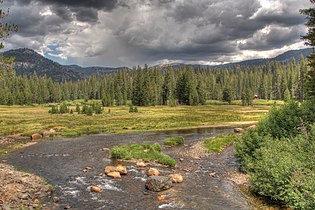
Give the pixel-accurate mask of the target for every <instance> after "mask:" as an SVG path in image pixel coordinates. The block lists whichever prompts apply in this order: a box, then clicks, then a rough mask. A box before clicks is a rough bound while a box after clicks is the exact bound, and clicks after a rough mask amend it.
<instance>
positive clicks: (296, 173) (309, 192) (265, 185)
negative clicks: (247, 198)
mask: <svg viewBox="0 0 315 210" xmlns="http://www.w3.org/2000/svg"><path fill="white" fill-rule="evenodd" d="M314 134H315V132H313V134H312V140H309V139H307V138H306V137H305V136H299V137H296V138H294V139H291V140H290V139H280V140H278V139H271V138H270V139H268V140H267V141H266V142H265V144H264V146H262V147H261V148H259V149H258V150H257V151H256V152H255V155H254V156H255V159H256V160H255V164H254V165H253V171H252V172H251V173H250V174H251V179H250V182H251V184H252V185H253V186H254V188H255V189H256V191H257V193H258V194H260V195H263V196H267V197H269V198H271V199H272V200H274V201H278V202H279V203H283V204H285V205H287V206H289V207H291V208H294V209H314V208H315V168H314V166H315V159H314V157H315V156H314V151H315V135H314Z"/></svg>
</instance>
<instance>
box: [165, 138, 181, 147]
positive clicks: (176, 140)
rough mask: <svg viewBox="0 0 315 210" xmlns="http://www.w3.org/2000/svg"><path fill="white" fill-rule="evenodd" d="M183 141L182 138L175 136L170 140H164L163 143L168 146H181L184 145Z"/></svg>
mask: <svg viewBox="0 0 315 210" xmlns="http://www.w3.org/2000/svg"><path fill="white" fill-rule="evenodd" d="M184 142H185V139H184V137H182V136H175V137H172V138H168V139H165V140H164V141H163V143H164V144H165V145H168V146H175V145H182V144H184Z"/></svg>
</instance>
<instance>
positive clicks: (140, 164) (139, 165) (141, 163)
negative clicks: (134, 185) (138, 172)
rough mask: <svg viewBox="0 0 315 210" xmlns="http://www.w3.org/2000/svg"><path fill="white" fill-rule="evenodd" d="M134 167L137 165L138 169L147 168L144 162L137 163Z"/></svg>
mask: <svg viewBox="0 0 315 210" xmlns="http://www.w3.org/2000/svg"><path fill="white" fill-rule="evenodd" d="M136 165H137V166H138V167H146V166H147V164H146V163H145V162H143V161H139V162H137V163H136Z"/></svg>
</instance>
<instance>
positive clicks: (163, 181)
mask: <svg viewBox="0 0 315 210" xmlns="http://www.w3.org/2000/svg"><path fill="white" fill-rule="evenodd" d="M172 186H173V185H172V180H171V178H170V177H167V176H151V177H149V178H148V179H147V181H146V183H145V187H146V188H147V189H148V190H150V191H153V192H160V191H163V190H167V189H170V188H171V187H172Z"/></svg>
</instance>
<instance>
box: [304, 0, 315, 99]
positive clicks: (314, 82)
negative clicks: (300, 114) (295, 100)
mask: <svg viewBox="0 0 315 210" xmlns="http://www.w3.org/2000/svg"><path fill="white" fill-rule="evenodd" d="M310 1H311V3H312V4H315V0H310ZM300 12H301V13H302V14H304V15H306V16H307V23H306V26H307V27H308V32H307V34H306V35H305V36H302V38H303V39H304V40H305V44H306V45H308V46H312V47H313V51H312V53H311V54H310V55H309V56H308V60H309V66H310V70H309V71H308V72H307V81H306V82H307V83H306V88H307V94H308V97H309V98H311V99H315V50H314V47H315V7H312V8H309V9H303V10H301V11H300Z"/></svg>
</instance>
